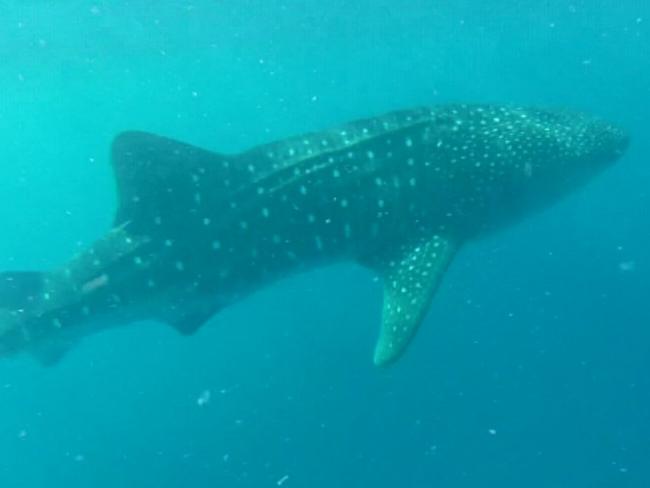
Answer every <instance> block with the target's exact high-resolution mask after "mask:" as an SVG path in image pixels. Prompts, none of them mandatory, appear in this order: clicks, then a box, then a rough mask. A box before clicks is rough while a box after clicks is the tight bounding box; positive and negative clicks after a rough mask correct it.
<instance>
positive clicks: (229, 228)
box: [0, 104, 628, 365]
mask: <svg viewBox="0 0 650 488" xmlns="http://www.w3.org/2000/svg"><path fill="white" fill-rule="evenodd" d="M627 146H628V136H627V135H626V133H625V131H624V130H623V129H621V128H619V127H618V126H616V125H614V124H612V123H609V122H607V121H605V120H601V119H599V118H596V117H593V116H590V115H586V114H583V113H576V112H571V111H567V110H547V109H539V108H528V107H515V106H505V105H503V106H502V105H481V104H448V105H439V106H430V107H419V108H414V109H409V110H400V111H394V112H391V113H387V114H384V115H381V116H378V117H373V118H367V119H364V120H358V121H354V122H351V123H348V124H345V125H342V126H339V127H335V128H333V129H329V130H324V131H321V132H314V133H308V134H304V135H300V136H297V137H291V138H287V139H284V140H280V141H277V142H272V143H268V144H263V145H260V146H257V147H254V148H252V149H249V150H247V151H244V152H242V153H240V154H221V153H217V152H212V151H208V150H205V149H201V148H198V147H194V146H192V145H189V144H185V143H183V142H179V141H176V140H173V139H170V138H167V137H163V136H160V135H154V134H150V133H146V132H136V131H130V132H124V133H121V134H119V135H117V136H116V138H115V139H114V141H113V144H112V150H111V163H112V168H113V170H114V174H115V179H116V186H117V193H118V208H117V212H116V216H115V220H114V225H113V227H112V228H111V229H110V230H109V231H108V232H107V233H106V234H105V235H104V236H103V237H101V238H99V239H98V240H97V241H96V242H95V243H94V244H92V245H91V246H89V247H88V248H86V249H85V250H83V251H81V252H80V253H79V254H78V255H76V256H74V257H72V258H71V259H70V260H69V261H68V262H66V263H65V264H64V265H62V266H60V267H58V268H56V269H53V270H51V271H46V272H36V271H22V272H4V273H0V354H1V355H3V356H8V355H13V354H15V353H18V352H21V351H25V352H28V353H31V354H33V355H34V356H35V357H36V358H37V359H39V360H40V361H41V362H42V363H43V364H54V363H56V362H57V361H59V360H60V359H61V357H62V356H63V355H64V354H65V352H66V351H67V350H69V349H70V348H71V347H72V346H74V345H75V344H76V343H78V342H79V341H80V340H81V339H82V338H83V337H85V336H87V335H89V334H91V333H94V332H97V331H99V330H104V329H107V328H111V327H116V326H119V325H125V324H129V323H133V322H137V321H144V320H154V321H159V322H163V323H167V324H170V325H171V326H173V327H174V328H175V329H177V330H178V331H179V332H180V333H182V334H184V335H191V334H193V333H195V332H196V331H197V330H198V329H199V328H200V327H201V326H202V325H203V324H205V323H206V322H208V321H209V320H210V318H211V317H213V316H214V315H215V314H217V313H218V312H219V311H220V310H222V309H223V308H224V307H227V306H229V305H231V304H233V303H235V302H238V301H240V300H242V299H243V298H245V297H246V296H248V295H250V294H251V293H253V292H255V291H256V290H259V289H261V288H263V287H265V286H268V285H270V284H272V283H274V282H276V281H278V280H280V279H282V278H285V277H287V276H290V275H293V274H296V273H298V272H304V271H308V270H310V269H313V268H316V267H319V266H325V265H329V264H332V263H337V262H341V261H352V262H356V263H358V264H360V265H362V266H364V267H367V268H369V269H371V270H373V271H375V272H376V273H377V274H378V276H379V277H380V278H381V279H382V281H383V293H384V297H383V310H382V318H381V326H380V332H379V338H378V340H377V343H376V346H375V351H374V362H375V363H376V364H377V365H386V364H389V363H391V362H393V361H395V360H396V359H397V358H399V357H400V356H401V355H402V354H403V353H404V351H405V350H406V348H407V346H408V344H409V343H410V342H411V340H412V339H413V337H414V335H415V334H416V331H417V329H418V327H419V326H420V324H421V323H422V322H423V320H424V318H425V316H426V314H427V311H428V309H429V306H430V304H431V302H432V299H433V297H434V295H435V294H436V290H437V289H438V287H439V285H440V283H441V281H442V279H443V276H444V275H445V272H446V270H447V269H448V266H449V265H450V263H451V262H452V260H453V259H454V257H455V256H456V255H457V254H458V251H459V250H460V249H461V248H462V247H463V245H464V244H465V243H467V242H470V241H472V240H476V239H479V238H480V237H482V236H485V235H488V234H490V233H492V232H494V231H496V230H498V229H501V228H504V227H506V226H508V225H510V224H513V223H515V222H517V221H519V220H521V219H522V218H523V217H525V216H526V215H528V214H531V213H534V212H535V211H538V210H540V209H543V208H545V207H548V206H549V205H551V204H552V203H553V202H555V201H557V200H559V199H560V198H561V197H562V196H564V195H567V194H569V193H571V192H572V191H574V190H575V189H577V188H579V187H581V186H582V185H583V184H585V183H586V182H587V181H589V180H590V179H592V177H594V176H595V175H597V174H599V173H601V172H602V171H603V170H604V169H605V168H607V167H609V166H611V164H612V163H613V162H614V161H616V160H618V159H619V158H620V157H621V156H622V155H623V154H624V152H625V150H626V148H627ZM351 326H352V325H351Z"/></svg>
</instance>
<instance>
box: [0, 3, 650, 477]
mask: <svg viewBox="0 0 650 488" xmlns="http://www.w3.org/2000/svg"><path fill="white" fill-rule="evenodd" d="M0 26H1V28H0V60H1V61H0V270H10V269H11V270H13V269H23V270H41V269H49V268H51V267H54V266H57V265H59V264H61V263H63V262H64V261H65V260H66V259H68V258H69V257H70V255H71V254H73V253H74V252H76V251H77V250H79V249H80V248H81V247H83V246H85V245H88V244H89V243H91V242H92V241H93V240H94V239H96V238H97V237H99V236H101V235H102V234H103V233H104V232H105V231H106V230H107V229H108V228H109V227H110V225H111V222H112V218H113V213H114V211H115V206H116V200H115V197H116V195H115V183H114V180H113V177H112V174H111V170H110V166H109V161H108V149H109V146H110V142H111V140H112V138H113V137H114V136H115V135H116V134H117V133H118V132H120V131H123V130H127V129H139V130H146V131H150V132H155V133H160V134H164V135H166V136H169V137H174V138H177V139H180V140H182V141H185V142H188V143H192V144H195V145H198V146H202V147H205V148H207V149H211V150H215V151H223V152H237V151H241V150H244V149H246V148H248V147H250V146H252V145H256V144H259V143H262V142H267V141H271V140H274V139H278V138H283V137H287V136H290V135H294V134H297V133H301V132H306V131H312V130H319V129H324V128H327V127H329V126H331V125H335V124H338V123H341V122H346V121H348V120H351V119H354V118H359V117H366V116H372V115H377V114H381V113H382V112H385V111H389V110H393V109H399V108H407V107H411V106H417V105H426V104H436V103H444V102H450V101H466V102H495V103H514V104H525V105H538V106H550V107H569V108H572V109H578V110H584V111H587V112H590V113H593V114H596V115H599V116H601V117H604V118H607V119H610V120H612V121H615V122H617V123H619V124H621V125H623V126H624V127H625V128H626V129H627V130H628V131H629V133H630V136H631V140H632V144H631V147H630V150H629V151H628V153H627V155H626V156H625V157H624V158H623V160H622V161H621V162H620V163H618V164H617V165H616V166H615V167H613V168H611V169H610V170H608V171H607V172H606V174H604V175H602V176H601V177H599V178H598V179H597V180H596V181H595V182H593V183H592V184H590V185H589V186H588V187H586V188H585V189H584V190H581V191H580V192H577V193H576V194H574V195H572V196H571V197H570V198H567V199H566V200H564V201H563V202H561V203H560V204H558V205H556V206H554V207H553V208H552V209H550V210H548V211H546V212H544V213H542V214H539V215H535V216H533V217H531V218H529V219H527V220H526V221H525V222H523V223H522V224H520V225H518V226H516V227H514V228H511V229H509V230H507V231H505V232H502V233H499V234H497V235H494V236H491V237H490V238H488V239H485V240H482V241H479V242H475V243H472V244H471V245H467V246H466V247H465V248H464V249H463V250H462V252H461V254H460V255H459V256H458V257H457V259H456V260H455V262H454V263H453V265H452V267H451V269H450V271H449V273H448V274H447V276H446V278H445V281H444V283H443V286H442V288H441V290H440V292H439V293H438V295H437V297H436V300H435V303H434V306H433V307H432V309H431V312H430V314H429V316H428V318H427V320H426V323H425V324H424V325H423V327H422V329H421V330H420V332H419V334H418V337H417V338H416V340H415V341H414V343H413V344H412V346H411V347H410V350H409V351H408V354H407V355H406V356H405V357H404V358H403V359H402V360H401V361H399V362H398V363H397V364H395V365H394V366H392V367H390V368H387V369H380V368H376V367H374V366H373V365H372V350H373V346H374V340H375V338H376V335H377V332H378V327H379V318H380V312H381V310H380V308H381V307H380V304H381V287H380V284H378V283H377V282H376V280H375V279H374V276H373V275H372V274H371V273H369V272H368V271H366V270H364V269H361V268H359V267H357V266H354V265H352V264H347V265H337V266H334V267H330V268H327V269H321V270H318V271H316V272H312V273H309V274H305V275H301V276H298V277H295V278H292V279H289V280H286V281H283V282H280V283H278V284H276V285H274V286H272V287H268V288H266V289H264V290H263V291H262V292H260V293H257V294H256V295H254V296H252V297H250V298H248V299H246V300H244V301H242V302H240V303H239V304H237V305H236V306H233V307H232V308H229V309H227V310H226V311H224V312H222V313H221V314H219V315H218V316H217V317H215V318H214V319H213V320H212V321H211V323H210V324H209V325H208V326H206V327H204V328H203V329H201V330H200V331H199V333H198V334H196V335H195V336H193V337H191V338H182V337H180V336H179V335H178V334H177V333H176V332H175V331H174V330H172V329H171V328H170V327H167V326H163V325H161V324H154V323H147V324H137V325H135V324H134V325H132V326H129V327H125V328H121V329H113V330H110V331H107V332H104V333H101V334H98V335H95V336H91V337H89V338H87V339H85V340H84V341H83V342H82V343H81V344H80V345H79V346H78V347H76V348H75V349H73V350H71V351H70V352H69V354H68V355H67V356H66V357H65V358H64V360H63V361H62V362H61V363H60V364H59V365H57V366H56V367H53V368H43V367H41V366H40V365H39V364H37V362H35V361H34V360H33V359H32V358H31V357H29V356H27V355H24V356H18V357H16V358H10V359H4V360H2V361H0V486H2V487H12V488H13V487H21V488H35V487H45V486H55V487H59V486H62V487H63V486H65V487H67V488H77V487H88V486H93V487H116V486H137V487H160V488H167V487H170V488H171V487H180V486H195V487H202V486H218V487H230V486H232V487H265V486H268V487H274V486H284V487H310V488H320V487H363V486H373V487H375V488H383V487H396V486H397V487H405V488H420V487H422V488H424V487H452V488H455V487H460V488H464V487H486V486H501V487H510V486H511V487H521V486H525V487H528V488H564V487H571V488H583V487H584V488H587V487H589V488H592V487H596V488H610V487H612V488H614V487H616V488H618V487H623V488H628V487H629V488H632V487H634V488H637V487H638V488H644V487H649V486H650V375H648V371H650V327H649V326H650V308H649V307H648V304H649V301H650V224H649V214H650V189H649V186H650V185H649V182H650V160H649V159H650V158H649V157H648V156H649V154H650V137H649V135H648V132H649V131H650V3H649V2H646V1H642V0H575V1H569V0H546V1H535V2H534V1H514V0H485V1H478V0H455V1H453V2H451V1H449V2H444V1H434V0H419V1H408V0H404V1H398V0H356V1H350V0H347V1H344V0H328V1H326V2H324V1H316V0H286V1H285V0H283V1H269V0H236V1H235V0H223V1H216V0H213V1H208V0H196V1H176V0H170V1H148V0H132V1H127V0H114V1H85V0H83V1H82V0H57V1H55V0H51V1H49V0H22V1H19V0H15V1H7V0H3V1H0Z"/></svg>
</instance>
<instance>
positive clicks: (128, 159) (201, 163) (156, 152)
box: [112, 132, 247, 233]
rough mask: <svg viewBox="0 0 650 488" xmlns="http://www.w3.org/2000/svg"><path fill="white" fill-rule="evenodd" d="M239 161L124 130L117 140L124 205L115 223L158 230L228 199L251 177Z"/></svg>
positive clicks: (114, 154) (115, 159) (115, 166)
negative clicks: (232, 191)
mask: <svg viewBox="0 0 650 488" xmlns="http://www.w3.org/2000/svg"><path fill="white" fill-rule="evenodd" d="M234 161H236V157H231V156H226V155H221V154H217V153H214V152H210V151H206V150H204V149H200V148H198V147H194V146H191V145H189V144H184V143H182V142H178V141H175V140H173V139H168V138H166V137H161V136H157V135H154V134H149V133H146V132H123V133H122V134H120V135H118V136H117V137H116V138H115V140H114V141H113V147H112V164H113V170H114V172H115V178H116V180H117V190H118V198H119V207H118V211H117V215H116V217H115V225H121V224H123V223H125V222H129V230H130V231H131V232H143V233H149V232H155V229H156V228H157V227H160V226H161V225H164V226H168V225H174V223H177V224H178V223H181V222H182V219H185V218H187V215H188V211H189V212H191V211H192V210H194V211H196V212H198V211H199V207H201V205H208V204H210V203H215V202H214V201H215V200H217V199H223V198H225V197H226V196H227V194H228V192H229V191H231V189H233V188H237V187H238V186H240V185H241V184H242V183H243V182H244V181H245V179H246V177H247V175H246V171H245V168H240V167H238V166H240V165H237V164H233V162H234Z"/></svg>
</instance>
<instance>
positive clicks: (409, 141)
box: [404, 137, 413, 147]
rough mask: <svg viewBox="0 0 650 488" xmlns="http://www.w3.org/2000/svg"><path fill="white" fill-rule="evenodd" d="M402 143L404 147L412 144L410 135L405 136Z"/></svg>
mask: <svg viewBox="0 0 650 488" xmlns="http://www.w3.org/2000/svg"><path fill="white" fill-rule="evenodd" d="M404 144H406V147H411V146H412V145H413V140H412V139H411V138H410V137H407V138H406V140H405V141H404Z"/></svg>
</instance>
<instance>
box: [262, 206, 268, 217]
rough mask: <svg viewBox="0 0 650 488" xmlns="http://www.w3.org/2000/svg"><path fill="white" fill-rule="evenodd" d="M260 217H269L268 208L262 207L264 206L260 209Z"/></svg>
mask: <svg viewBox="0 0 650 488" xmlns="http://www.w3.org/2000/svg"><path fill="white" fill-rule="evenodd" d="M262 217H264V218H268V217H269V209H268V208H266V207H264V208H263V209H262Z"/></svg>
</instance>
